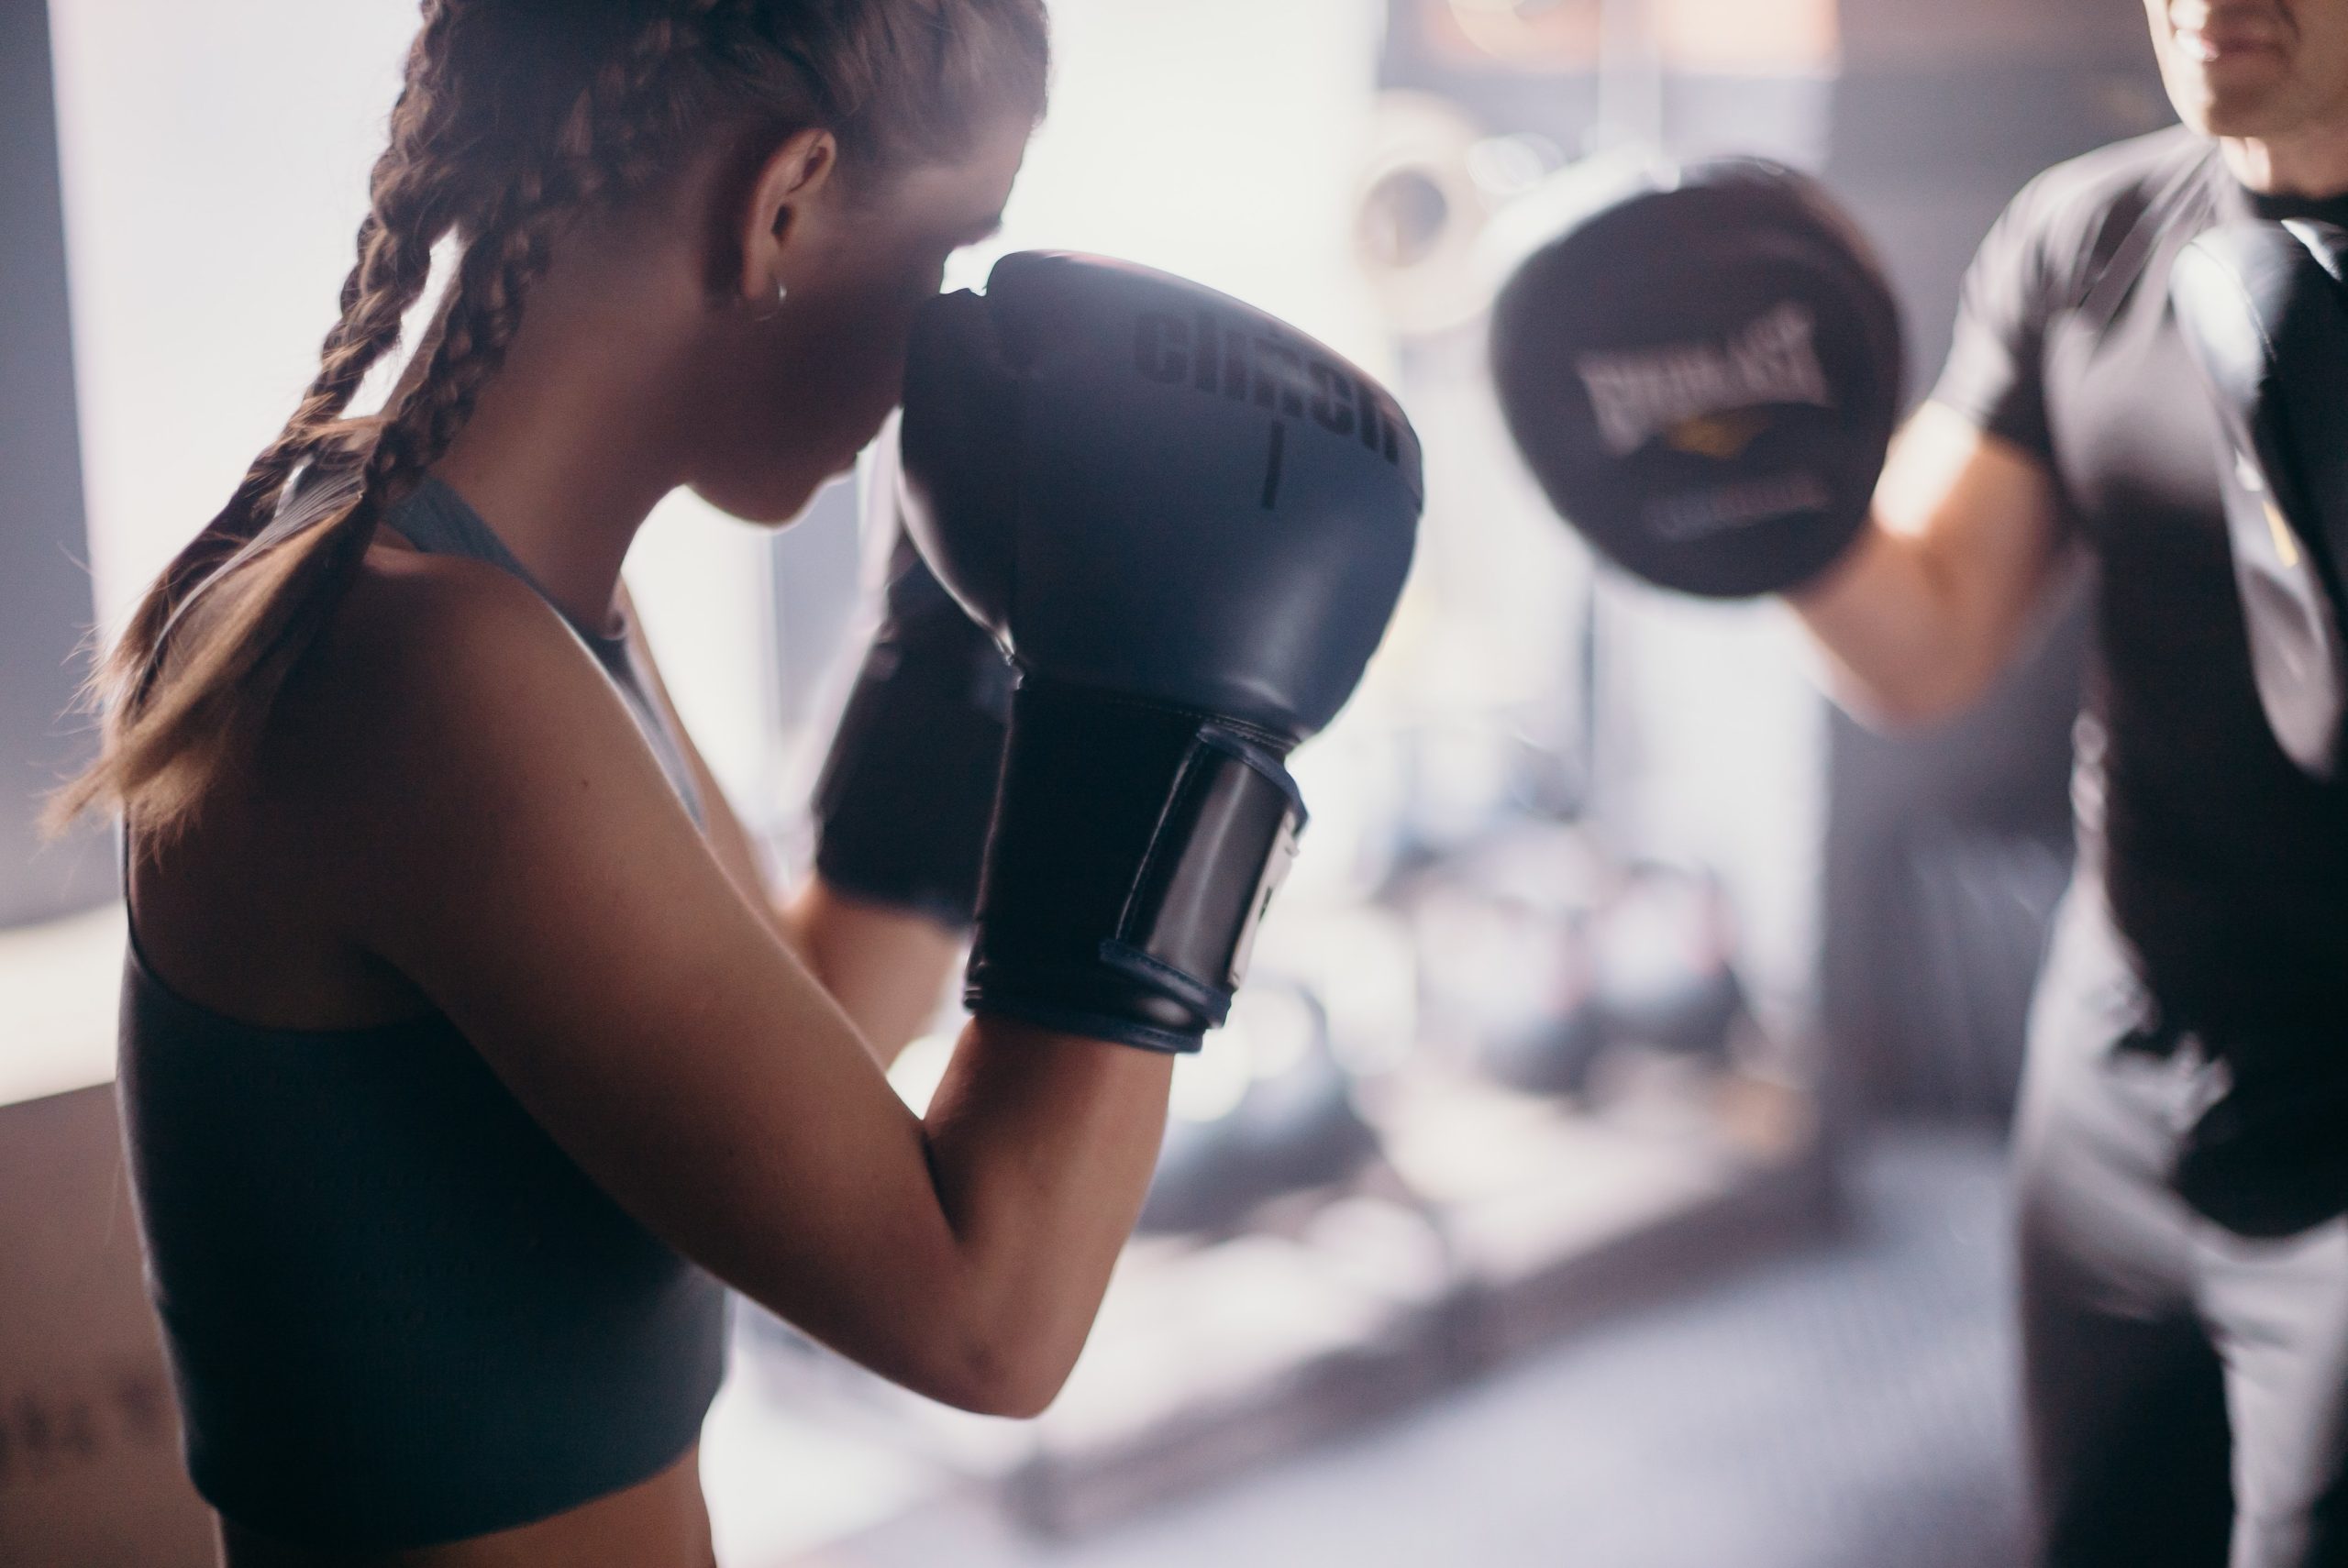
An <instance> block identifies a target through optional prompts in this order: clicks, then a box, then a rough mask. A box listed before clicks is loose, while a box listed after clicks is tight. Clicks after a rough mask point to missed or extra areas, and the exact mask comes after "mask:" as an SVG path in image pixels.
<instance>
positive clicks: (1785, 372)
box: [1574, 300, 1834, 458]
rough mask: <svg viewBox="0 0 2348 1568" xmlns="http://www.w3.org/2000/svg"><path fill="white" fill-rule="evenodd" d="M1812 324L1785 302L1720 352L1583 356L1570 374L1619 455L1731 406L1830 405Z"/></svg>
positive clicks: (1702, 346) (1688, 349)
mask: <svg viewBox="0 0 2348 1568" xmlns="http://www.w3.org/2000/svg"><path fill="white" fill-rule="evenodd" d="M1815 326H1816V323H1815V322H1814V321H1813V320H1812V319H1811V314H1810V312H1809V311H1808V310H1807V309H1805V308H1804V307H1802V306H1801V305H1800V304H1795V303H1794V302H1793V301H1791V300H1789V301H1787V302H1786V303H1785V304H1781V305H1779V306H1778V307H1777V309H1775V310H1773V311H1771V312H1769V314H1768V315H1765V316H1763V317H1761V318H1760V319H1759V320H1758V321H1755V323H1753V325H1752V326H1748V327H1746V328H1745V329H1744V331H1743V332H1741V333H1739V334H1737V336H1736V337H1733V338H1731V339H1730V340H1729V342H1728V343H1727V344H1726V345H1725V346H1724V347H1722V348H1713V347H1712V346H1711V344H1709V343H1688V344H1676V345H1673V346H1671V347H1669V348H1645V349H1638V350H1634V351H1632V352H1628V353H1612V354H1584V355H1582V356H1581V357H1580V358H1579V359H1576V360H1575V361H1574V369H1575V370H1578V371H1580V372H1581V381H1582V385H1583V386H1584V387H1586V388H1587V389H1589V403H1590V407H1591V408H1592V410H1594V411H1595V412H1596V414H1597V415H1598V431H1599V438H1600V440H1601V441H1603V442H1604V443H1605V446H1606V449H1607V451H1608V452H1610V453H1611V454H1612V455H1613V456H1615V457H1618V458H1623V457H1628V456H1629V455H1630V454H1632V453H1633V452H1635V451H1637V450H1638V449H1639V448H1640V447H1643V446H1645V445H1646V443H1647V441H1648V439H1649V438H1650V437H1652V436H1656V435H1657V434H1659V433H1660V432H1663V431H1666V430H1670V429H1673V428H1675V427H1677V426H1678V425H1683V424H1685V423H1686V422H1687V421H1689V420H1691V419H1700V418H1703V417H1705V416H1707V415H1711V414H1722V413H1725V412H1727V411H1729V410H1733V409H1743V408H1752V407H1755V406H1757V405H1761V404H1767V403H1810V404H1811V405H1813V406H1815V407H1819V408H1833V406H1834V397H1833V392H1831V391H1830V390H1829V389H1828V388H1827V385H1826V372H1825V370H1824V369H1823V368H1822V367H1821V366H1820V364H1819V362H1818V347H1817V343H1816V341H1815V334H1814V331H1813V329H1814V327H1815Z"/></svg>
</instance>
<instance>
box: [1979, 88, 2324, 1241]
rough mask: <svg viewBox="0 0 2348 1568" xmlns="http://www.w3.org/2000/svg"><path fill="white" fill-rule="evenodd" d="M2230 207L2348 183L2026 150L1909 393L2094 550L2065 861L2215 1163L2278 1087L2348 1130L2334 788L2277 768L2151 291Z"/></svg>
mask: <svg viewBox="0 0 2348 1568" xmlns="http://www.w3.org/2000/svg"><path fill="white" fill-rule="evenodd" d="M2253 216H2264V217H2291V216H2317V217H2323V218H2327V219H2330V220H2331V221H2333V222H2348V198H2342V199H2334V200H2331V201H2325V202H2307V201H2297V200H2286V199H2276V198H2267V197H2257V196H2254V195H2253V194H2252V193H2249V192H2248V191H2246V190H2244V189H2243V187H2242V186H2241V185H2240V184H2239V183H2237V182H2235V181H2234V180H2233V179H2232V176H2231V175H2230V174H2229V172H2228V171H2227V170H2226V168H2225V165H2224V164H2223V162H2222V161H2221V160H2220V159H2219V158H2218V157H2217V155H2216V151H2215V149H2214V148H2213V146H2212V145H2211V144H2210V142H2209V141H2207V140H2206V139H2204V138H2200V137H2198V136H2195V135H2193V134H2191V133H2189V132H2187V131H2185V130H2183V129H2173V130H2169V131H2164V132H2160V133H2158V134H2155V135H2153V136H2149V137H2143V138H2138V139H2136V140H2133V141H2128V142H2122V143H2120V144H2118V145H2116V146H2113V147H2109V148H2105V149H2101V150H2100V151H2098V152H2094V153H2090V154H2089V155H2088V156H2087V157H2084V158H2080V159H2077V160H2073V161H2071V162H2068V163H2065V164H2061V165H2058V166H2057V167H2055V168H2054V169H2052V170H2049V171H2047V172H2046V173H2044V174H2043V175H2041V176H2039V178H2038V179H2037V180H2035V181H2033V182H2032V183H2031V184H2030V185H2029V186H2028V187H2027V188H2025V189H2024V190H2023V191H2022V193H2021V195H2019V196H2018V197H2016V198H2015V200H2014V202H2013V204H2011V205H2010V207H2009V208H2008V209H2007V211H2006V213H2005V215H2004V216H2003V217H2002V218H2000V219H1999V222H1998V225H1997V226H1996V227H1995V228H1994V229H1993V230H1992V231H1991V232H1990V235H1989V237H1988V240H1987V241H1985V242H1984V244H1983V245H1982V247H1981V250H1980V253H1979V255H1978V256H1977V259H1975V261H1974V263H1973V267H1972V270H1971V271H1970V272H1969V273H1968V274H1967V276H1966V283H1965V291H1964V296H1963V302H1962V306H1961V310H1960V314H1959V318H1958V322H1957V327H1956V337H1955V346H1954V347H1953V348H1952V350H1951V352H1950V357H1949V361H1948V366H1947V369H1946V370H1945V371H1944V374H1943V376H1942V379H1941V381H1940V384H1939V386H1938V387H1937V388H1936V389H1935V391H1934V392H1933V399H1934V401H1935V402H1938V403H1944V404H1946V405H1948V406H1949V407H1951V408H1954V409H1955V410H1956V411H1957V412H1959V413H1961V414H1965V415H1966V416H1967V417H1969V418H1971V419H1972V420H1974V421H1975V422H1977V424H1978V425H1980V426H1981V427H1982V428H1984V429H1986V430H1988V431H1990V432H1992V433H1994V434H1995V435H1998V436H2003V437H2004V438H2005V439H2007V440H2008V441H2010V442H2012V443H2014V444H2015V445H2016V446H2018V447H2021V448H2022V449H2023V450H2024V451H2026V452H2028V453H2029V454H2030V455H2031V456H2032V457H2033V458H2036V459H2038V460H2039V461H2040V462H2041V463H2043V465H2045V467H2046V469H2048V470H2049V471H2050V472H2051V473H2052V474H2053V475H2054V479H2055V481H2056V486H2057V489H2058V491H2059V493H2060V496H2061V500H2062V503H2063V505H2064V508H2065V510H2066V514H2067V523H2068V525H2069V526H2070V527H2071V528H2072V529H2073V530H2074V531H2075V532H2076V534H2077V536H2078V537H2079V538H2080V539H2081V540H2082V541H2083V542H2084V543H2085V544H2086V546H2087V547H2088V549H2089V550H2090V551H2091V552H2092V553H2093V555H2094V556H2095V557H2096V559H2097V566H2098V570H2097V573H2096V583H2095V588H2094V593H2095V604H2094V617H2095V627H2096V633H2097V636H2096V645H2097V659H2096V667H2095V669H2094V673H2093V679H2092V687H2091V691H2090V696H2089V700H2088V712H2087V713H2086V714H2085V715H2084V717H2083V720H2082V723H2081V724H2080V726H2079V741H2080V745H2079V759H2078V773H2077V790H2076V795H2077V801H2078V810H2079V829H2080V846H2081V873H2080V874H2081V877H2082V878H2094V877H2098V876H2100V877H2101V878H2104V881H2105V886H2106V891H2107V892H2108V894H2109V907H2110V915H2111V919H2112V922H2113V924H2114V925H2115V926H2116V927H2117V929H2118V932H2119V933H2120V935H2121V937H2122V938H2123V939H2124V942H2123V943H2122V944H2114V950H2115V951H2120V952H2124V953H2126V954H2128V955H2129V962H2131V963H2132V967H2133V968H2134V970H2135V973H2134V975H2133V976H2132V977H2131V978H2132V980H2133V981H2134V982H2136V983H2137V984H2138V985H2139V986H2140V987H2141V988H2142V990H2143V993H2144V995H2145V998H2146V1004H2147V1005H2146V1009H2145V1010H2146V1013H2147V1015H2148V1018H2147V1028H2148V1031H2150V1032H2152V1033H2154V1034H2156V1035H2159V1036H2161V1037H2164V1038H2167V1039H2171V1040H2173V1039H2175V1038H2176V1037H2177V1036H2178V1035H2180V1034H2190V1035H2191V1036H2192V1037H2194V1038H2195V1039H2196V1041H2197V1042H2198V1043H2199V1045H2200V1047H2201V1048H2202V1049H2203V1050H2204V1051H2205V1052H2207V1053H2208V1054H2209V1055H2210V1056H2212V1057H2214V1058H2216V1059H2218V1060H2219V1061H2221V1062H2222V1063H2223V1064H2224V1065H2225V1070H2226V1077H2227V1079H2228V1080H2229V1081H2230V1083H2231V1086H2232V1092H2231V1093H2230V1094H2228V1095H2227V1096H2226V1099H2225V1102H2222V1103H2221V1104H2220V1105H2219V1106H2217V1107H2214V1108H2213V1110H2212V1112H2211V1113H2208V1114H2205V1117H2204V1121H2205V1122H2208V1121H2210V1120H2211V1119H2212V1117H2213V1116H2214V1117H2215V1118H2216V1119H2217V1120H2218V1121H2220V1122H2222V1123H2223V1124H2224V1125H2223V1126H2222V1127H2212V1128H2210V1129H2209V1130H2208V1131H2209V1132H2210V1138H2209V1139H2208V1142H2210V1143H2211V1144H2212V1145H2213V1147H2212V1149H2211V1150H2210V1153H2211V1154H2215V1155H2217V1156H2218V1157H2219V1158H2220V1159H2221V1163H2223V1162H2224V1161H2227V1160H2237V1159H2238V1160H2239V1161H2242V1162H2247V1163H2262V1162H2272V1161H2275V1160H2278V1159H2283V1156H2282V1154H2281V1153H2280V1151H2278V1150H2275V1149H2272V1148H2237V1149H2236V1150H2234V1151H2233V1152H2232V1153H2227V1152H2226V1151H2224V1150H2222V1149H2220V1148H2217V1147H2214V1145H2217V1144H2221V1143H2227V1142H2230V1141H2231V1142H2233V1143H2241V1139H2240V1138H2239V1137H2238V1136H2232V1134H2234V1133H2241V1132H2248V1131H2249V1130H2250V1129H2251V1128H2252V1127H2253V1126H2254V1125H2256V1124H2258V1123H2262V1122H2265V1121H2268V1120H2270V1113H2278V1112H2281V1111H2283V1110H2286V1109H2287V1110H2288V1115H2289V1117H2290V1119H2292V1120H2297V1121H2306V1120H2307V1119H2308V1118H2309V1116H2310V1115H2315V1118H2316V1119H2315V1121H2312V1122H2310V1123H2309V1125H2307V1126H2306V1127H2304V1128H2303V1129H2302V1130H2301V1133H2300V1135H2301V1136H2304V1137H2312V1138H2320V1139H2321V1140H2322V1142H2324V1143H2327V1144H2333V1143H2336V1144H2339V1145H2341V1146H2342V1149H2343V1150H2348V790H2343V789H2342V788H2340V787H2337V786H2326V785H2320V784H2318V783H2316V782H2314V781H2312V780H2310V779H2309V778H2307V777H2306V776H2305V775H2303V774H2301V773H2300V772H2299V771H2298V769H2297V768H2295V767H2292V765H2291V764H2290V763H2289V762H2288V760H2287V759H2286V758H2285V757H2284V756H2283V755H2282V754H2281V752H2280V751H2279V750H2278V749H2277V748H2276V744H2275V741H2274V739H2273V737H2272V735H2271V734H2269V732H2268V730H2267V727H2266V723H2265V716H2264V714H2263V713H2262V712H2261V710H2260V708H2259V704H2258V697H2257V691H2256V689H2255V687H2254V684H2253V681H2252V675H2251V667H2250V655H2249V646H2248V643H2247V641H2246V638H2245V634H2244V631H2243V618H2242V609H2241V605H2240V602H2239V601H2238V600H2237V598H2236V597H2235V591H2234V581H2233V575H2232V563H2231V559H2230V557H2229V553H2228V546H2227V541H2226V533H2225V525H2224V519H2223V513H2222V511H2221V500H2220V495H2219V489H2218V475H2219V473H2220V471H2221V470H2220V469H2219V462H2220V457H2219V445H2218V436H2217V430H2216V424H2215V418H2214V415H2213V414H2212V413H2211V412H2210V408H2209V405H2208V403H2207V402H2206V400H2205V397H2204V394H2203V392H2202V390H2201V387H2200V384H2199V382H2198V380H2197V379H2196V377H2195V374H2194V371H2193V368H2192V366H2191V364H2190V363H2189V361H2188V360H2187V358H2186V350H2185V347H2184V344H2183V342H2182V341H2181V339H2180V337H2179V336H2178V333H2177V330H2176V321H2175V318H2174V316H2173V315H2172V313H2171V311H2170V309H2169V304H2168V275H2169V269H2170V265H2171V263H2172V261H2173V260H2174V259H2175V257H2176V253H2177V251H2178V250H2179V249H2180V248H2182V247H2183V246H2184V244H2185V243H2186V242H2187V240H2189V239H2190V238H2191V237H2193V235H2194V234H2196V233H2198V232H2199V231H2201V230H2202V229H2204V228H2207V227H2209V226H2210V225H2212V224H2213V223H2217V222H2222V221H2229V220H2237V219H2243V218H2249V217H2253ZM2083 890H2088V891H2091V890H2092V889H2083ZM2052 978H2053V977H2050V983H2051V981H2052ZM2074 978H2075V979H2076V978H2077V977H2074ZM2319 1100H2327V1101H2329V1103H2330V1105H2331V1108H2332V1109H2331V1111H2330V1112H2329V1113H2325V1114H2317V1113H2318V1112H2319V1110H2320V1108H2319V1106H2318V1105H2317V1104H2316V1102H2317V1101H2319ZM2230 1130H2231V1132H2230ZM2268 1142H2269V1143H2272V1142H2273V1140H2268ZM2308 1152H2309V1154H2312V1152H2313V1151H2311V1150H2310V1151H2308ZM2283 1163H2284V1164H2289V1163H2290V1161H2289V1160H2287V1159H2284V1160H2283ZM2188 1195H2189V1194H2188Z"/></svg>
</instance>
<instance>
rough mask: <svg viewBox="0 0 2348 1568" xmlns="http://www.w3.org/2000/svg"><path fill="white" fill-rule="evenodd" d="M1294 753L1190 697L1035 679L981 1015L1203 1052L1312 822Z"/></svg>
mask: <svg viewBox="0 0 2348 1568" xmlns="http://www.w3.org/2000/svg"><path fill="white" fill-rule="evenodd" d="M1283 750H1284V747H1283V746H1282V745H1281V744H1280V743H1279V741H1277V740H1276V739H1273V738H1271V737H1266V736H1261V735H1257V734H1252V733H1250V732H1247V731H1245V730H1242V729H1240V728H1239V727H1237V726H1235V725H1232V724H1229V723H1223V722H1219V721H1216V720H1214V719H1212V718H1209V717H1205V716H1202V715H1201V714H1198V713H1194V712H1187V711H1184V710H1181V709H1178V708H1170V707H1166V706H1162V705H1158V704H1155V703H1148V702H1142V701H1134V700H1131V699H1126V698H1120V697H1114V696H1109V695H1105V694H1102V693H1095V692H1090V691H1085V690H1081V689H1076V688H1069V687H1065V686H1058V685H1054V684H1050V683H1042V682H1036V681H1032V680H1031V681H1029V682H1027V683H1025V684H1023V685H1022V686H1021V688H1020V690H1019V692H1018V695H1017V696H1016V698H1014V700H1013V717H1012V734H1011V745H1010V752H1009V756H1008V759H1007V761H1006V764H1005V768H1004V784H1003V792H1002V801H1001V805H1000V809H999V813H998V816H997V820H996V828H995V837H994V841H993V844H992V845H991V848H990V852H989V858H988V864H987V879H986V883H985V887H984V889H983V891H982V893H981V895H980V917H979V918H980V928H979V938H978V944H977V947H976V948H975V950H974V951H973V953H972V955H971V961H970V970H969V987H968V988H967V991H966V999H967V1000H968V1001H969V1004H970V1006H971V1008H972V1010H975V1011H990V1010H991V1011H995V1012H1002V1013H1007V1014H1010V1015H1012V1016H1014V1017H1019V1018H1022V1019H1024V1020H1026V1021H1030V1022H1035V1023H1038V1024H1042V1025H1044V1026H1046V1027H1049V1028H1056V1029H1062V1030H1066V1031H1069V1032H1075V1033H1083V1034H1090V1035H1092V1036H1095V1037H1096V1038H1100V1039H1106V1040H1114V1041H1118V1042H1121V1043H1125V1044H1131V1045H1137V1046H1142V1047H1144V1048H1147V1049H1153V1050H1171V1051H1189V1050H1195V1049H1197V1048H1198V1045H1199V1041H1200V1036H1201V1035H1202V1034H1203V1033H1204V1032H1205V1031H1207V1030H1208V1029H1211V1028H1214V1027H1216V1026H1217V1025H1219V1024H1221V1023H1222V1022H1223V1021H1224V1016H1225V1015H1226V1013H1227V1012H1228V1010H1229V1009H1230V1006H1231V999H1232V995H1233V993H1234V992H1235V990H1236V989H1237V988H1238V986H1239V982H1240V980H1241V978H1242V977H1244V976H1245V974H1246V967H1247V962H1248V957H1249V954H1250V951H1251V949H1252V947H1253V945H1254V941H1255V933H1256V929H1257V923H1258V922H1260V921H1261V919H1262V917H1263V912H1264V910H1265V908H1266V907H1267V906H1268V903H1269V901H1270V900H1271V897H1272V894H1273V893H1274V892H1275V891H1276V890H1277V889H1278V888H1279V883H1280V881H1281V879H1282V878H1283V877H1284V876H1285V874H1286V872H1287V869H1288V866H1289V864H1290V861H1291V860H1292V859H1293V857H1294V855H1295V845H1296V837H1297V834H1298V833H1299V832H1300V831H1301V828H1302V826H1303V823H1304V820H1305V812H1304V806H1303V802H1302V801H1301V798H1300V797H1299V796H1298V794H1297V791H1296V785H1295V782H1294V780H1293V779H1291V778H1290V777H1289V774H1288V770H1287V768H1286V767H1284V766H1283V765H1282V761H1281V753H1282V751H1283Z"/></svg>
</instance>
